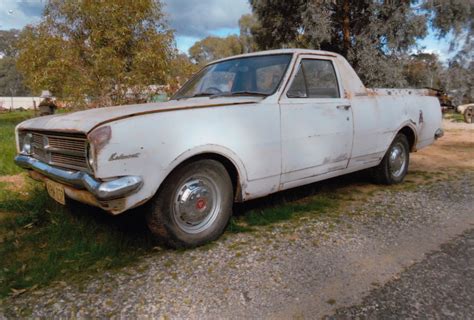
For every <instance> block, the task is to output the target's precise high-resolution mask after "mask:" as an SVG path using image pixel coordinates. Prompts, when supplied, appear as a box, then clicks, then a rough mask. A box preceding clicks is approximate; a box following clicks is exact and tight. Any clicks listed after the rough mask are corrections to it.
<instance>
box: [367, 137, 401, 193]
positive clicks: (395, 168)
mask: <svg viewBox="0 0 474 320" xmlns="http://www.w3.org/2000/svg"><path fill="white" fill-rule="evenodd" d="M409 150H410V147H409V144H408V139H407V137H406V136H405V135H404V134H401V133H399V134H397V136H396V137H395V139H394V140H393V142H392V144H391V145H390V147H389V148H388V150H387V153H386V154H385V156H384V157H383V159H382V162H381V163H380V164H379V165H378V166H377V167H375V168H374V169H373V175H374V178H375V181H376V182H377V183H381V184H396V183H400V182H402V181H403V179H404V178H405V176H406V174H407V172H408V164H409V161H410V151H409Z"/></svg>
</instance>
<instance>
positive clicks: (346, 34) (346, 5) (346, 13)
mask: <svg viewBox="0 0 474 320" xmlns="http://www.w3.org/2000/svg"><path fill="white" fill-rule="evenodd" d="M342 37H343V38H342V41H343V54H344V56H345V57H347V54H348V53H349V48H350V46H351V32H350V0H343V3H342Z"/></svg>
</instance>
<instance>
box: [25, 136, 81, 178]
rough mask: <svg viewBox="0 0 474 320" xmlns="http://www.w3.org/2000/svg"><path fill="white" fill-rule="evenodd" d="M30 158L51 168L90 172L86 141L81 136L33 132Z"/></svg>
mask: <svg viewBox="0 0 474 320" xmlns="http://www.w3.org/2000/svg"><path fill="white" fill-rule="evenodd" d="M32 156H33V157H34V158H36V159H38V160H40V161H43V162H45V163H48V164H50V165H53V166H57V167H62V168H67V169H76V170H82V171H90V170H89V166H88V165H87V139H86V136H85V135H82V134H69V133H60V132H33V141H32Z"/></svg>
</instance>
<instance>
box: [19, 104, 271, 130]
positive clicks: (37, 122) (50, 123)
mask: <svg viewBox="0 0 474 320" xmlns="http://www.w3.org/2000/svg"><path fill="white" fill-rule="evenodd" d="M261 100H262V98H261V97H227V98H216V99H209V98H207V97H206V98H194V99H185V100H179V101H178V100H171V101H168V102H161V103H144V104H134V105H124V106H116V107H106V108H96V109H89V110H85V111H78V112H72V113H66V114H55V115H51V116H45V117H37V118H33V119H29V120H26V121H24V122H22V123H20V124H19V125H18V127H17V128H18V129H19V130H24V129H28V130H41V131H43V130H46V131H61V132H71V133H75V132H77V133H88V132H89V131H91V130H92V129H94V128H95V127H97V126H99V125H102V124H104V123H107V122H111V121H114V120H119V119H124V118H129V117H133V116H138V115H144V114H150V113H158V112H171V111H186V110H188V109H189V110H192V109H196V108H207V107H209V108H210V107H218V106H233V105H235V106H238V105H241V104H250V103H256V102H258V101H261Z"/></svg>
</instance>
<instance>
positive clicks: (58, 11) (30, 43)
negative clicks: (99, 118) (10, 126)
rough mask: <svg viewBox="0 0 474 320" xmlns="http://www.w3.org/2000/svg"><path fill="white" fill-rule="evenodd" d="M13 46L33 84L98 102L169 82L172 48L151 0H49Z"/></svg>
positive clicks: (132, 96)
mask: <svg viewBox="0 0 474 320" xmlns="http://www.w3.org/2000/svg"><path fill="white" fill-rule="evenodd" d="M18 48H19V57H18V62H17V67H18V69H19V70H21V72H22V73H23V74H24V76H25V79H26V83H27V85H28V86H29V87H30V88H32V89H33V90H34V91H39V90H42V89H48V90H50V91H51V92H52V93H53V94H54V95H55V96H56V97H59V98H62V99H64V100H72V101H74V102H75V103H76V104H77V103H79V104H80V103H85V102H86V101H91V100H92V101H95V102H96V104H97V105H98V106H106V105H114V104H121V103H126V102H130V101H139V100H140V99H141V97H142V94H143V92H148V91H149V88H150V87H149V86H150V85H160V84H166V83H168V82H169V81H170V79H169V73H170V61H171V59H172V58H173V56H174V55H175V54H176V50H175V46H174V36H173V32H172V31H171V30H170V29H169V28H168V26H167V24H166V23H165V20H164V15H163V11H162V4H161V3H160V2H159V1H158V0H134V1H128V0H116V1H76V0H49V1H48V2H47V4H46V7H45V9H44V13H43V18H42V20H41V22H40V23H39V24H38V25H36V26H27V27H25V28H24V30H23V32H22V33H21V36H20V40H19V45H18Z"/></svg>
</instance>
